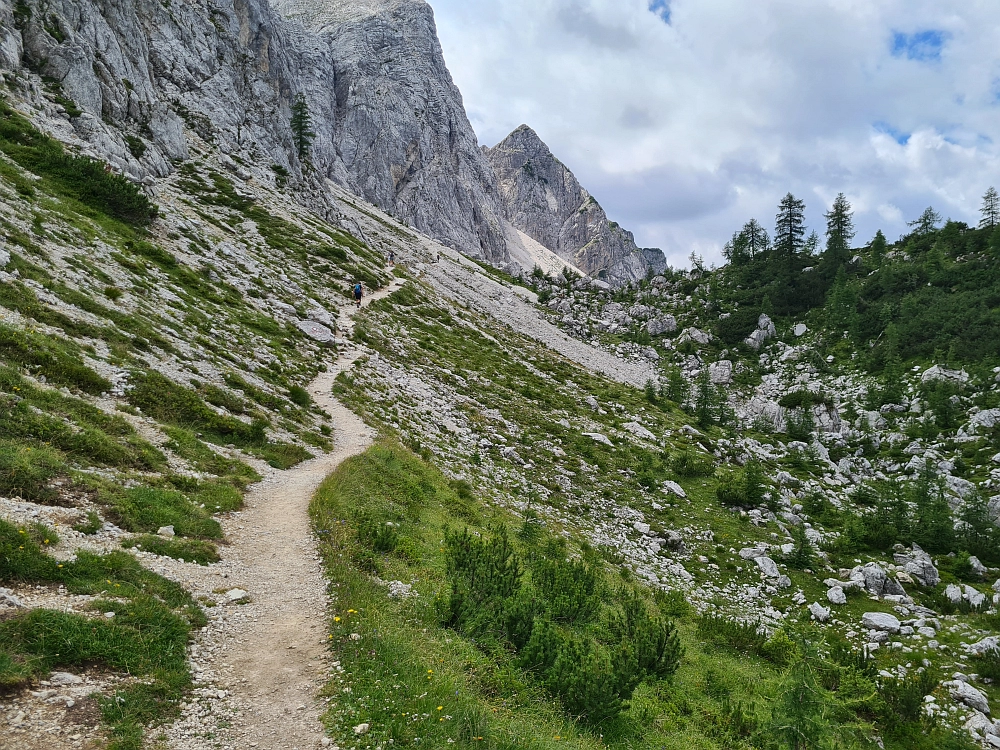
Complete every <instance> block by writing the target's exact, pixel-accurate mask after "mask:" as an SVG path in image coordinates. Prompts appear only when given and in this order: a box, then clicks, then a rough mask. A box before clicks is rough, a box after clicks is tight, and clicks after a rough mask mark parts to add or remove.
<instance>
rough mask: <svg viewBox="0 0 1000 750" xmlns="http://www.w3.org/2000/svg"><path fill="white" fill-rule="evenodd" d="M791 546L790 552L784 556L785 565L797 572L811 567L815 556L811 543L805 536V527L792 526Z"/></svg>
mask: <svg viewBox="0 0 1000 750" xmlns="http://www.w3.org/2000/svg"><path fill="white" fill-rule="evenodd" d="M792 544H793V546H792V551H791V552H789V553H788V554H787V555H785V564H786V565H788V566H789V567H791V568H797V569H799V570H804V569H806V568H809V567H812V564H813V561H814V560H815V559H816V555H815V553H814V551H813V545H812V542H810V541H809V538H808V537H807V536H806V527H805V526H802V525H799V526H792Z"/></svg>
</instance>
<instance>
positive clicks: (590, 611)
mask: <svg viewBox="0 0 1000 750" xmlns="http://www.w3.org/2000/svg"><path fill="white" fill-rule="evenodd" d="M531 582H532V583H533V584H534V586H535V588H536V589H537V590H538V593H539V594H540V596H541V599H542V601H543V602H544V603H545V606H546V607H547V609H548V613H549V616H550V617H552V619H553V620H556V621H557V622H565V623H573V622H586V621H588V620H590V619H592V618H593V617H594V615H595V614H596V611H597V609H598V608H599V606H600V594H599V592H598V577H597V571H596V570H595V569H594V568H593V567H592V566H590V565H588V564H587V563H585V562H584V561H583V560H566V559H565V558H551V557H547V556H543V557H539V558H538V559H536V560H535V561H534V563H533V564H532V566H531Z"/></svg>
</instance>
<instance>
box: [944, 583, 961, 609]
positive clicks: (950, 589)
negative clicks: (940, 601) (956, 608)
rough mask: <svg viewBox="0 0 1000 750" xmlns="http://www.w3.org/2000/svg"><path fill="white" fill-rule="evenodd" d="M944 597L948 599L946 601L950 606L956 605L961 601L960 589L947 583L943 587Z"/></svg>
mask: <svg viewBox="0 0 1000 750" xmlns="http://www.w3.org/2000/svg"><path fill="white" fill-rule="evenodd" d="M944 595H945V596H946V597H948V601H950V602H951V603H952V604H958V603H959V602H960V601H962V587H961V586H956V585H955V584H954V583H949V584H948V585H947V586H946V587H945V590H944Z"/></svg>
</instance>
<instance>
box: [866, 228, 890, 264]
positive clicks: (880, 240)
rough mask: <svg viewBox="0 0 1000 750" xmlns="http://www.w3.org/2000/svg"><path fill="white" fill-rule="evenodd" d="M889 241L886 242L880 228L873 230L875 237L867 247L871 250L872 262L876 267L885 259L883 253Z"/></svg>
mask: <svg viewBox="0 0 1000 750" xmlns="http://www.w3.org/2000/svg"><path fill="white" fill-rule="evenodd" d="M888 246H889V243H888V242H886V239H885V235H884V234H882V230H881V229H879V230H878V231H877V232H875V237H874V238H873V239H872V242H871V244H870V245H869V246H868V249H869V250H871V254H872V263H874V264H875V267H876V268H878V267H879V266H881V265H882V261H884V260H885V253H886V250H887V249H888Z"/></svg>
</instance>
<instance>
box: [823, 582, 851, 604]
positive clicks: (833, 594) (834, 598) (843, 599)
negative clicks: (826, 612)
mask: <svg viewBox="0 0 1000 750" xmlns="http://www.w3.org/2000/svg"><path fill="white" fill-rule="evenodd" d="M826 598H827V599H829V600H830V604H847V594H846V593H844V589H843V587H841V586H833V587H832V588H831V589H830V590H829V591H827V592H826Z"/></svg>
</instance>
